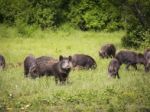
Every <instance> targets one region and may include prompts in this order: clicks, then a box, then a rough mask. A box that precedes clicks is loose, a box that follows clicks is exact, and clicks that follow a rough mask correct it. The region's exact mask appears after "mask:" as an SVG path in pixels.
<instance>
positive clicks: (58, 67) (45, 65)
mask: <svg viewBox="0 0 150 112" xmlns="http://www.w3.org/2000/svg"><path fill="white" fill-rule="evenodd" d="M71 60H72V57H71V56H69V57H63V56H60V57H59V60H58V61H56V60H49V61H46V62H42V63H37V69H36V70H37V74H38V76H39V77H41V76H45V75H46V76H54V77H55V82H56V84H58V81H59V82H60V83H65V82H66V80H67V78H68V75H69V73H70V71H71V68H72V62H71Z"/></svg>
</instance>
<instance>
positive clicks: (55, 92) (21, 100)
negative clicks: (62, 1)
mask: <svg viewBox="0 0 150 112" xmlns="http://www.w3.org/2000/svg"><path fill="white" fill-rule="evenodd" d="M124 35H125V32H124V31H118V32H113V33H108V32H107V33H106V32H92V31H89V32H82V31H78V30H73V29H67V28H66V29H61V30H57V31H52V30H45V31H41V30H36V31H34V33H32V34H31V35H26V36H23V35H20V34H19V33H17V30H16V29H15V28H11V27H3V26H1V27H0V54H3V55H4V56H5V58H6V63H13V64H16V63H20V62H21V63H22V62H23V61H24V58H25V57H26V56H27V55H29V54H33V55H34V56H36V57H39V56H42V55H46V56H52V57H56V58H58V57H59V55H63V56H69V55H73V54H75V53H83V54H88V55H90V56H92V57H93V58H94V59H95V60H96V62H97V69H95V70H88V71H86V70H76V71H71V73H70V74H69V82H70V83H69V84H66V85H56V84H55V81H54V77H42V78H37V79H35V80H33V79H30V78H25V77H24V72H23V66H17V67H9V66H8V67H7V68H6V69H5V70H4V71H1V72H0V112H7V111H8V112H150V87H149V85H150V74H149V73H145V72H144V68H143V66H138V70H137V71H136V70H134V68H132V67H131V68H130V70H129V71H127V70H125V66H124V65H123V66H122V67H121V69H120V71H119V74H120V77H121V79H119V80H118V79H111V78H109V77H108V73H107V66H108V63H109V61H110V59H101V58H99V55H98V50H99V48H100V46H101V45H103V44H106V43H113V44H115V46H116V48H117V50H120V49H125V48H123V47H122V46H121V37H122V36H124ZM139 52H143V51H142V50H139Z"/></svg>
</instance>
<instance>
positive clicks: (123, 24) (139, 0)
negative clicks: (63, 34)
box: [0, 0, 150, 47]
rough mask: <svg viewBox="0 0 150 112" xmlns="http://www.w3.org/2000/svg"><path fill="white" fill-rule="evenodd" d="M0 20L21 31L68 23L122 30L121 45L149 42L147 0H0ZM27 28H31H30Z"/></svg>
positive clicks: (83, 28)
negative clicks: (124, 34)
mask: <svg viewBox="0 0 150 112" xmlns="http://www.w3.org/2000/svg"><path fill="white" fill-rule="evenodd" d="M0 23H5V24H8V25H11V26H12V25H13V26H14V25H15V26H16V27H17V28H18V31H19V32H20V33H22V34H25V33H26V32H32V28H26V26H34V25H36V26H39V27H40V28H41V29H43V30H44V29H46V28H52V29H57V28H58V27H60V26H62V25H64V24H69V25H71V26H72V27H74V28H78V29H80V30H82V31H88V30H94V31H102V30H105V31H117V30H120V29H125V30H126V31H127V33H126V36H124V37H123V38H122V44H123V45H124V46H129V47H140V46H149V44H150V1H149V0H0ZM29 29H30V30H29Z"/></svg>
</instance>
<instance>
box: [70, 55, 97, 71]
mask: <svg viewBox="0 0 150 112" xmlns="http://www.w3.org/2000/svg"><path fill="white" fill-rule="evenodd" d="M72 64H73V67H74V68H79V69H95V68H96V67H97V64H96V62H95V60H94V59H93V58H92V57H91V56H89V55H85V54H75V55H73V56H72Z"/></svg>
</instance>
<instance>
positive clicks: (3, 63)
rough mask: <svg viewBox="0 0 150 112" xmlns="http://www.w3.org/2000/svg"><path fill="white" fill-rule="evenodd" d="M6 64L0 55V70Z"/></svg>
mask: <svg viewBox="0 0 150 112" xmlns="http://www.w3.org/2000/svg"><path fill="white" fill-rule="evenodd" d="M5 65H6V62H5V58H4V56H2V55H0V70H4V68H5Z"/></svg>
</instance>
